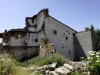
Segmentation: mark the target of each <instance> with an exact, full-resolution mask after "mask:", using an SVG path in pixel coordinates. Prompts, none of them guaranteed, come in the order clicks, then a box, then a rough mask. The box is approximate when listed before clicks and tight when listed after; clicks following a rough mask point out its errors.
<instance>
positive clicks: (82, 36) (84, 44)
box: [74, 31, 93, 59]
mask: <svg viewBox="0 0 100 75" xmlns="http://www.w3.org/2000/svg"><path fill="white" fill-rule="evenodd" d="M74 48H75V58H76V59H79V58H80V57H85V58H86V57H87V55H88V51H90V50H93V48H92V38H91V31H87V32H80V33H77V34H76V35H74Z"/></svg>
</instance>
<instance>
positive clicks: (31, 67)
mask: <svg viewBox="0 0 100 75" xmlns="http://www.w3.org/2000/svg"><path fill="white" fill-rule="evenodd" d="M83 61H85V62H88V63H89V64H88V65H87V66H88V70H89V71H90V75H100V72H99V71H100V52H95V51H90V52H89V57H88V58H87V59H85V60H83ZM53 62H57V66H62V65H63V64H64V63H69V61H68V60H66V59H65V58H64V57H63V56H61V55H60V54H57V53H55V54H53V55H51V56H48V57H43V58H41V57H39V56H37V57H34V58H32V59H29V60H26V61H24V62H19V61H17V60H16V59H13V58H12V57H10V56H9V55H8V54H0V75H42V74H41V73H40V72H38V71H37V70H36V68H37V67H39V66H43V65H48V64H51V63H53ZM71 75H82V73H81V72H79V71H73V72H72V73H71Z"/></svg>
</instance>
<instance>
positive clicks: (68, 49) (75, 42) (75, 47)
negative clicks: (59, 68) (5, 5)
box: [2, 9, 100, 60]
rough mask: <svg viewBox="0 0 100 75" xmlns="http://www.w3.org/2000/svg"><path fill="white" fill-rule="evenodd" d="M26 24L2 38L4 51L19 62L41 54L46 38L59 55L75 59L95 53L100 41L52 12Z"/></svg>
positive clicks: (47, 12)
mask: <svg viewBox="0 0 100 75" xmlns="http://www.w3.org/2000/svg"><path fill="white" fill-rule="evenodd" d="M25 22H26V26H25V27H24V28H23V29H11V30H8V31H7V30H5V32H4V33H3V37H2V38H3V41H2V44H3V47H4V49H7V50H8V52H10V54H12V55H13V56H14V57H15V58H17V59H21V58H27V57H31V56H35V55H38V54H39V52H41V45H43V43H41V40H43V37H44V38H46V39H47V40H48V43H52V44H53V46H54V48H53V49H55V50H56V52H58V53H60V54H62V55H63V56H64V57H66V58H68V59H71V60H74V59H78V58H80V57H87V55H88V54H87V52H88V51H90V50H95V48H96V44H97V43H98V41H99V40H100V37H98V36H97V35H96V34H95V33H94V32H91V31H87V32H77V31H76V30H74V29H72V28H70V27H69V26H67V25H65V24H63V23H61V22H60V21H58V20H56V19H55V18H53V17H51V16H50V15H49V11H48V9H43V10H41V11H40V12H39V13H38V14H37V15H34V16H33V17H26V19H25ZM44 41H45V40H44ZM44 44H45V43H44ZM48 50H49V49H48Z"/></svg>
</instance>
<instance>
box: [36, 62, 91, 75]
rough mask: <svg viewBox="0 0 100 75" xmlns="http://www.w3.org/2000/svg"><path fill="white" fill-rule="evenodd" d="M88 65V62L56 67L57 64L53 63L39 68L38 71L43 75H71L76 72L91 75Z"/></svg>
mask: <svg viewBox="0 0 100 75" xmlns="http://www.w3.org/2000/svg"><path fill="white" fill-rule="evenodd" d="M87 64H88V63H87V62H72V63H71V64H67V63H65V64H64V65H63V66H59V67H56V66H57V63H52V64H49V65H44V66H42V67H38V68H37V70H38V71H39V72H42V73H43V75H71V73H72V72H74V71H78V72H81V73H82V75H89V71H88V68H87Z"/></svg>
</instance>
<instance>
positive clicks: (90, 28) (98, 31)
mask: <svg viewBox="0 0 100 75" xmlns="http://www.w3.org/2000/svg"><path fill="white" fill-rule="evenodd" d="M85 31H93V32H95V33H96V34H97V35H98V36H100V29H95V27H94V26H93V25H90V27H85Z"/></svg>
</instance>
